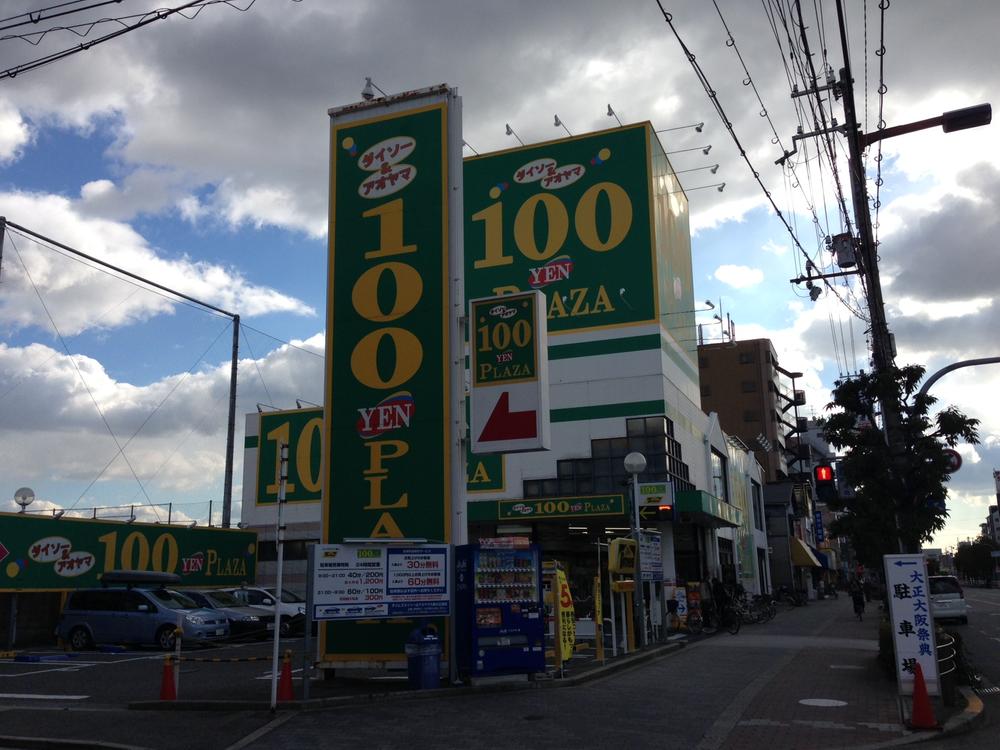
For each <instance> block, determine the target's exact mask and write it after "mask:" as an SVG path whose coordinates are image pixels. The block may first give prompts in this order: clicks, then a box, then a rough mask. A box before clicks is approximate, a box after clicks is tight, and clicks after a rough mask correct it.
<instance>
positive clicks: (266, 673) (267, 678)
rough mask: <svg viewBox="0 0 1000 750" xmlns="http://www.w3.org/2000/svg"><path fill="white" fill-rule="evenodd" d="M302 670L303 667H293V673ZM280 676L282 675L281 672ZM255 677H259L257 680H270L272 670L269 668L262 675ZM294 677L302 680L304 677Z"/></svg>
mask: <svg viewBox="0 0 1000 750" xmlns="http://www.w3.org/2000/svg"><path fill="white" fill-rule="evenodd" d="M301 671H302V667H299V668H298V669H293V670H292V674H295V673H296V672H301ZM278 676H279V677H281V675H280V674H279V675H278ZM254 679H257V680H270V679H271V671H270V670H268V671H267V672H265V673H264V674H263V675H261V676H260V677H255V678H254ZM294 679H296V680H301V679H302V678H301V677H296V678H294Z"/></svg>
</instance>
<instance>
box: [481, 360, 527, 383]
mask: <svg viewBox="0 0 1000 750" xmlns="http://www.w3.org/2000/svg"><path fill="white" fill-rule="evenodd" d="M532 375H534V373H533V372H532V371H531V365H530V364H529V363H527V362H520V363H518V362H514V363H511V364H504V365H496V366H494V365H491V364H490V363H489V362H482V363H480V365H479V378H478V381H479V382H482V381H490V380H511V379H513V378H530V377H531V376H532Z"/></svg>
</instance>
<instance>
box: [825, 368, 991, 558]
mask: <svg viewBox="0 0 1000 750" xmlns="http://www.w3.org/2000/svg"><path fill="white" fill-rule="evenodd" d="M923 376H924V368H923V367H921V366H920V365H907V366H905V367H901V368H900V367H892V368H889V369H887V370H885V371H884V372H881V373H861V374H860V375H859V376H857V377H854V378H851V379H849V380H845V381H842V382H840V383H838V384H837V387H836V388H834V390H833V402H832V403H830V404H828V405H827V409H828V410H830V411H833V412H834V413H833V414H832V415H831V416H830V417H828V418H827V419H826V420H825V421H824V423H823V435H824V437H825V438H826V440H827V441H829V442H830V444H831V445H833V446H834V447H835V448H837V449H838V450H842V451H845V455H844V457H843V459H842V460H841V462H840V471H841V472H842V477H841V479H842V481H844V482H845V484H846V485H847V486H849V487H851V488H852V489H853V490H854V493H853V496H852V497H848V498H841V499H839V500H838V501H837V503H836V504H835V507H834V509H835V510H840V511H841V512H842V514H841V515H840V517H839V518H838V519H837V520H836V521H834V523H833V524H832V526H831V531H832V533H833V534H834V535H837V536H846V537H849V538H850V540H851V544H852V545H853V546H854V549H855V552H856V554H857V557H858V559H859V560H861V562H863V563H865V564H866V565H869V566H873V567H878V566H880V565H881V561H882V555H885V554H892V553H896V552H899V551H900V544H902V546H903V549H904V550H905V551H907V552H916V551H918V550H919V549H920V547H921V545H922V543H923V542H926V541H930V539H931V536H932V535H933V534H934V532H935V531H940V530H941V529H942V528H944V524H945V520H946V519H947V517H948V511H947V509H946V508H945V505H944V499H945V496H946V494H947V489H946V487H945V485H946V483H947V482H948V480H949V478H950V477H949V474H948V472H947V467H948V458H947V456H946V454H945V453H944V451H945V448H954V447H955V446H956V445H957V444H958V443H959V442H960V441H964V442H966V443H971V444H977V443H978V442H979V433H978V425H979V420H978V419H970V418H969V417H967V416H965V415H964V414H963V413H962V412H960V411H958V410H957V409H955V408H954V407H948V408H946V409H942V410H941V411H939V412H938V413H937V414H936V415H935V416H934V417H933V418H931V417H930V416H928V411H929V409H930V407H931V406H932V405H933V404H934V403H935V402H936V401H937V399H935V398H934V397H933V396H930V395H929V394H922V395H921V394H918V393H917V385H918V383H919V382H920V381H921V379H922V378H923ZM889 399H892V400H894V401H895V403H896V405H897V408H898V410H899V414H900V425H899V430H898V435H897V436H896V440H895V441H894V445H893V446H892V447H890V446H889V445H888V444H887V440H886V437H885V434H884V433H883V432H882V431H881V430H879V429H878V428H877V427H876V416H877V414H876V412H877V409H878V407H879V405H880V404H883V403H885V402H886V401H887V400H889Z"/></svg>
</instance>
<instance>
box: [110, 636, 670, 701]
mask: <svg viewBox="0 0 1000 750" xmlns="http://www.w3.org/2000/svg"><path fill="white" fill-rule="evenodd" d="M683 647H684V644H683V643H676V642H675V643H667V644H663V645H661V646H656V647H654V648H652V649H649V650H647V651H644V652H642V653H638V654H633V655H630V656H623V657H621V658H620V659H619V660H617V661H615V662H612V663H611V664H605V665H603V666H601V667H596V668H595V669H591V670H588V671H586V672H584V673H582V674H579V675H574V676H572V677H564V678H562V679H559V680H556V679H552V680H549V679H545V680H532V681H529V682H524V683H521V682H517V683H509V682H508V683H494V684H488V685H470V686H466V687H462V688H455V687H446V688H435V689H433V690H404V691H400V692H397V693H374V692H369V693H362V694H357V695H342V696H336V697H331V698H312V699H310V700H308V701H303V700H294V701H287V702H283V703H279V704H278V705H277V707H276V710H277V711H317V710H322V709H325V708H337V707H340V706H352V705H358V704H366V703H376V702H380V701H405V700H430V699H435V698H460V697H462V696H464V695H482V694H484V693H511V692H518V691H523V690H550V689H555V688H569V687H576V686H577V685H583V684H586V683H588V682H593V681H594V680H599V679H601V678H603V677H607V676H608V675H611V674H614V673H616V672H621V671H624V670H626V669H631V668H633V667H636V666H639V665H641V664H646V663H648V662H652V661H655V660H657V659H662V658H665V657H667V656H669V655H670V654H673V653H676V652H677V651H680V650H681V649H682V648H683ZM127 707H128V709H129V710H132V711H270V710H271V703H270V701H237V700H176V701H159V700H156V701H133V702H132V703H129V704H128V706H127Z"/></svg>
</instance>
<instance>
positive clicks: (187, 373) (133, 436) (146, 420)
mask: <svg viewBox="0 0 1000 750" xmlns="http://www.w3.org/2000/svg"><path fill="white" fill-rule="evenodd" d="M230 323H231V321H230ZM228 328H229V326H228V325H226V326H223V327H222V328H221V329H220V330H219V332H218V333H217V334H216V336H215V338H214V339H212V343H211V344H209V345H208V347H207V348H206V349H205V351H203V352H202V353H201V354H200V355H199V356H198V359H196V360H195V361H194V364H192V365H191V367H189V368H188V370H187V372H185V373H184V376H183V377H181V378H178V379H177V382H176V383H174V385H173V387H172V388H171V389H170V390H169V391H168V392H167V395H166V396H164V397H163V398H162V399H161V400H160V403H158V404H157V405H156V406H155V407H153V410H152V411H151V412H150V413H149V414H148V415H146V418H145V419H144V420H142V424H140V425H139V426H138V427H137V428H136V430H135V432H133V433H132V435H131V436H130V437H129V439H128V440H126V441H125V444H124V445H123V446H122V450H123V451H124V450H125V448H128V446H129V443H131V442H132V441H133V440H134V439H135V438H136V437H137V436H138V434H139V433H140V432H142V429H143V427H145V426H146V425H147V424H148V423H149V420H151V419H152V418H153V417H154V416H155V415H156V413H157V412H158V411H159V410H160V407H162V406H163V405H164V404H165V403H166V402H167V399H169V398H170V397H171V396H173V395H174V392H175V391H176V390H177V389H178V388H180V386H181V384H182V383H184V382H185V381H186V380H187V379H188V377H189V376H190V375H191V373H192V372H194V368H196V367H197V366H198V365H199V364H200V363H201V362H202V360H204V359H205V357H206V355H207V354H208V353H209V351H211V350H212V347H214V346H215V345H216V343H217V342H218V341H219V338H220V337H221V336H222V334H223V333H225V331H226V330H227V329H228ZM117 458H118V456H117V455H115V456H112V457H111V460H109V461H108V462H107V463H106V464H105V465H104V468H103V469H101V470H100V472H98V474H97V476H96V477H94V478H93V480H91V482H90V484H88V485H87V486H86V488H85V489H84V490H83V492H81V493H80V496H79V497H78V498H77V499H76V500H75V501H74V502H73V504H72V505H70V506H69V507H70V508H73V507H74V506H75V505H76V504H77V503H78V502H80V501H81V500H82V499H83V496H84V495H86V494H87V493H88V492H89V491H90V488H91V487H93V486H94V485H95V484H97V482H98V481H99V480H100V478H101V477H102V476H104V472H106V471H107V470H108V469H109V468H111V464H113V463H114V462H115V460H116V459H117ZM152 478H153V477H150V479H152Z"/></svg>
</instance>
